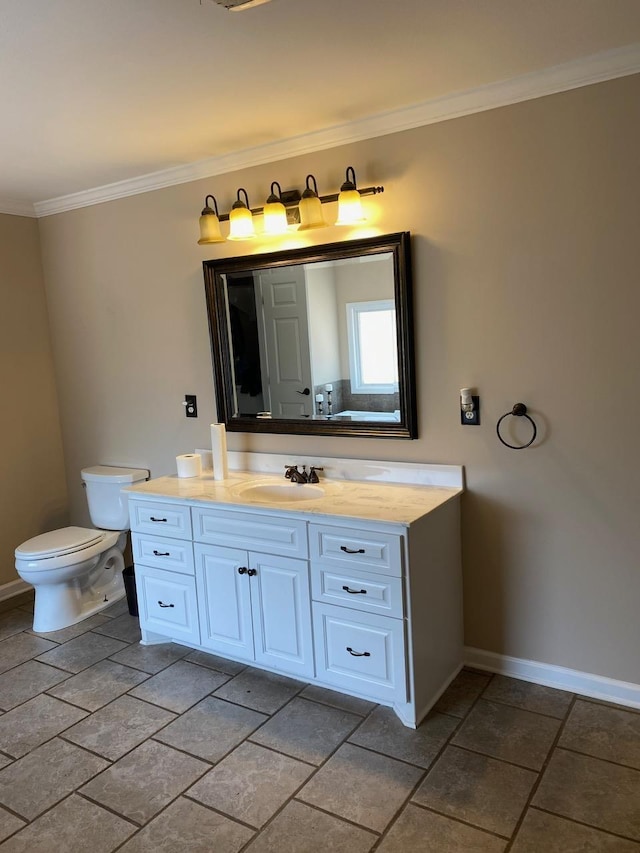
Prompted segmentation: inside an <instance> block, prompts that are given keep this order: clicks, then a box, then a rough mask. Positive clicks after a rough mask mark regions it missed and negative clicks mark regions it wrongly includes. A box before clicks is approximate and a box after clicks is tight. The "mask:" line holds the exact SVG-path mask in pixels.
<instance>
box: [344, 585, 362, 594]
mask: <svg viewBox="0 0 640 853" xmlns="http://www.w3.org/2000/svg"><path fill="white" fill-rule="evenodd" d="M342 589H343V590H344V591H345V592H348V593H349V594H350V595H366V594H367V590H366V589H349V587H348V586H343V587H342Z"/></svg>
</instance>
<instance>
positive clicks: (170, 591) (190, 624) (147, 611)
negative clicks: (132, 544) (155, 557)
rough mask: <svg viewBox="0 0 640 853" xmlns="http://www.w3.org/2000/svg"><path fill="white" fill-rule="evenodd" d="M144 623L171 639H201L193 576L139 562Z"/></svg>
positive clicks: (147, 628)
mask: <svg viewBox="0 0 640 853" xmlns="http://www.w3.org/2000/svg"><path fill="white" fill-rule="evenodd" d="M136 588H137V591H138V609H139V612H140V627H141V628H143V629H145V630H147V631H152V632H154V633H156V634H164V635H165V636H166V637H167V638H169V639H171V640H185V641H187V642H190V643H195V644H196V645H198V644H199V642H200V633H199V630H198V609H197V605H196V585H195V581H194V579H193V578H192V577H189V576H188V575H179V574H177V573H175V572H165V571H163V570H162V569H153V568H150V567H149V566H138V565H136Z"/></svg>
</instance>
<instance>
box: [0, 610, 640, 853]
mask: <svg viewBox="0 0 640 853" xmlns="http://www.w3.org/2000/svg"><path fill="white" fill-rule="evenodd" d="M138 638H139V632H138V625H137V620H136V619H134V618H132V617H131V616H129V614H128V613H127V611H126V604H125V603H124V602H119V603H118V604H116V605H114V607H113V608H112V609H111V611H110V612H106V613H104V614H101V615H99V616H95V617H93V618H91V619H88V620H86V621H85V622H83V623H81V624H80V625H75V626H73V627H72V628H68V629H65V630H64V631H58V632H56V633H54V634H49V635H46V636H43V635H40V636H36V635H34V634H33V633H32V632H31V612H30V608H29V606H28V605H27V606H23V607H21V608H16V609H14V610H11V611H9V612H6V613H2V614H0V851H1V852H2V853H19V851H20V852H22V851H25V853H26V851H29V853H85V851H86V853H112V851H116V850H118V851H123V853H164V851H166V853H174V851H176V853H177V852H178V851H180V853H182V851H186V853H200V851H202V853H204V851H207V853H239V851H247V853H276V851H277V853H317V851H321V850H322V851H335V853H367V851H373V850H376V851H380V853H411V851H435V853H458V851H474V853H475V851H478V853H485V851H486V853H503V851H512V853H577V852H578V851H587V853H589V851H605V853H640V712H638V711H632V710H628V709H623V708H620V707H617V706H613V705H607V704H605V703H600V702H597V701H594V700H589V699H586V698H584V697H580V696H575V695H573V694H571V693H565V692H562V691H558V690H551V689H549V688H544V687H538V686H536V685H532V684H526V683H524V682H520V681H514V680H512V679H508V678H503V677H500V676H490V675H486V674H482V673H478V672H473V671H470V670H464V671H463V672H462V673H461V674H460V675H459V677H458V678H457V679H456V681H455V682H454V684H453V685H452V686H451V687H450V689H449V690H448V691H447V693H446V694H445V695H444V696H443V697H442V699H441V700H440V702H439V703H438V705H437V707H436V709H435V710H434V711H433V712H432V713H431V714H430V715H429V717H428V718H427V720H426V721H425V722H424V723H423V724H422V725H421V726H420V728H419V729H418V731H411V730H410V729H406V728H404V726H402V725H401V724H400V723H399V722H398V720H397V719H396V718H395V716H394V715H393V714H392V713H391V712H390V711H389V710H388V709H386V708H383V707H380V706H376V705H374V704H372V703H370V702H365V701H363V700H360V699H353V698H351V697H348V696H343V695H341V694H339V693H333V692H331V691H327V690H323V689H320V688H318V687H314V686H309V685H305V684H302V683H300V682H298V681H294V680H292V679H289V678H284V677H281V676H276V675H270V674H267V673H261V672H259V671H257V670H255V669H252V668H250V667H244V666H242V665H240V664H237V663H233V662H232V661H227V660H224V659H222V658H218V657H215V656H213V655H206V654H203V653H202V652H192V651H191V650H189V649H187V648H183V647H181V646H176V645H171V644H168V645H166V646H155V647H143V646H140V645H139V644H138V643H137V640H138Z"/></svg>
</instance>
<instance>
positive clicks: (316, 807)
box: [290, 796, 382, 849]
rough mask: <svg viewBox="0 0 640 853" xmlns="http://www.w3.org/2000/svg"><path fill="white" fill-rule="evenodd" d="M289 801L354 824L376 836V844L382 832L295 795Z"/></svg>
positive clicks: (357, 827) (350, 824)
mask: <svg viewBox="0 0 640 853" xmlns="http://www.w3.org/2000/svg"><path fill="white" fill-rule="evenodd" d="M291 801H295V802H296V803H298V804H299V805H301V806H308V807H309V808H310V809H313V810H314V811H317V812H320V813H321V814H326V815H328V816H329V817H332V818H335V819H337V820H341V821H342V822H343V823H348V824H349V826H355V827H356V829H364V830H365V831H366V832H371V833H373V835H376V836H378V838H376V842H375V843H376V844H377V842H378V839H379V838H380V837H381V835H382V833H381V831H380V830H379V829H373V827H371V826H367V825H366V824H364V823H358V822H357V821H355V820H352V819H351V818H348V817H345V816H344V815H341V814H337V813H336V812H332V811H331V810H330V809H323V808H322V806H319V805H318V804H317V803H310V802H308V801H307V800H301V799H299V798H298V797H297V796H295V797H291V800H290V802H291ZM372 849H373V848H372Z"/></svg>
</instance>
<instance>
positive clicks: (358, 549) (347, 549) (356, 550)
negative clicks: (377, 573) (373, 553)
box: [340, 545, 364, 554]
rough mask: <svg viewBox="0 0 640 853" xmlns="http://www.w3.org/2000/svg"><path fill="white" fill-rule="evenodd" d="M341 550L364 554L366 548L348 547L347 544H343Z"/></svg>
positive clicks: (348, 552) (346, 552)
mask: <svg viewBox="0 0 640 853" xmlns="http://www.w3.org/2000/svg"><path fill="white" fill-rule="evenodd" d="M340 550H341V551H344V553H345V554H364V548H356V549H355V550H354V549H353V548H347V546H346V545H341V546H340Z"/></svg>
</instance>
